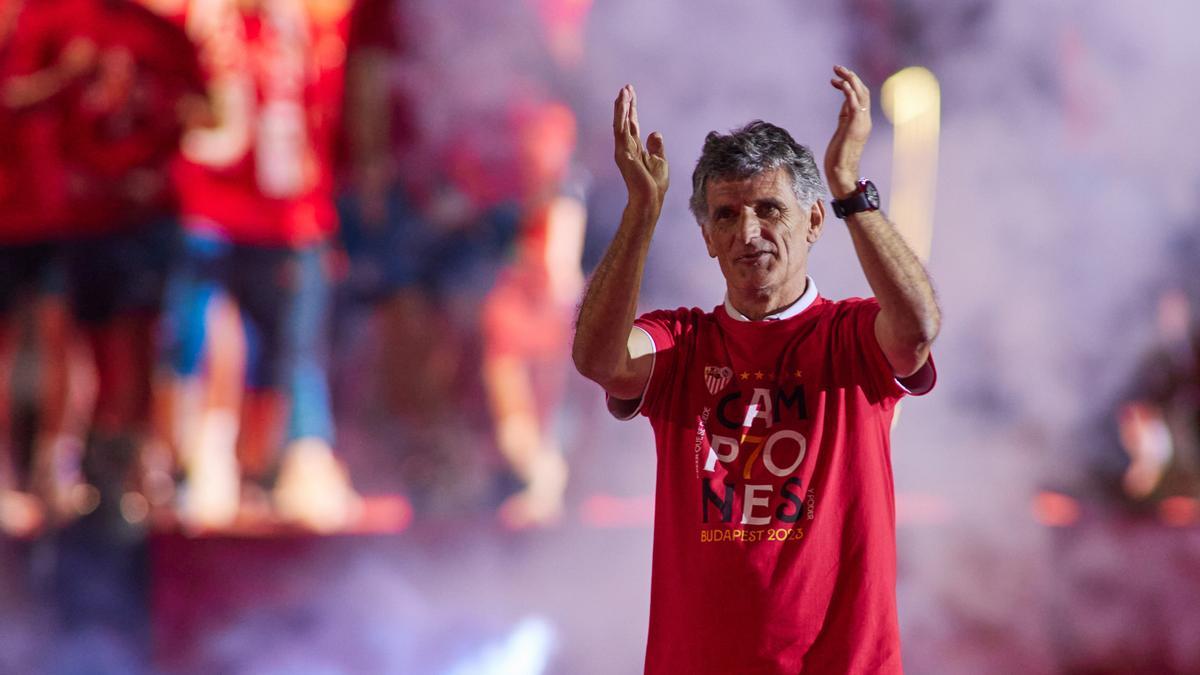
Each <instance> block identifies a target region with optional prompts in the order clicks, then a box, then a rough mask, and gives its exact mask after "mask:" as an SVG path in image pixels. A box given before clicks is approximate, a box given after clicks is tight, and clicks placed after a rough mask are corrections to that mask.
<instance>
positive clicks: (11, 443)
mask: <svg viewBox="0 0 1200 675" xmlns="http://www.w3.org/2000/svg"><path fill="white" fill-rule="evenodd" d="M47 10H48V6H47V4H46V3H44V2H31V1H30V0H4V2H2V3H0V98H2V100H0V530H9V531H12V532H28V531H30V530H32V529H35V528H36V527H37V526H39V525H40V524H41V523H42V521H43V518H44V517H45V516H46V515H47V514H46V513H45V512H44V511H43V507H49V510H50V514H49V515H51V517H53V516H54V515H55V513H56V512H61V513H63V514H64V515H65V514H69V513H70V512H71V511H72V510H74V509H73V508H72V506H73V504H72V503H71V501H72V500H71V497H70V495H71V493H72V492H73V491H74V490H73V489H72V488H73V487H76V486H79V485H81V484H80V482H79V475H78V461H79V457H80V452H81V447H80V446H81V440H80V432H81V430H80V429H78V428H72V427H73V425H71V424H70V422H69V414H68V410H69V406H68V400H69V396H68V387H69V370H68V368H67V364H68V363H69V361H70V353H71V350H70V348H69V344H70V341H71V334H70V326H69V320H68V316H67V309H66V305H65V303H64V301H63V298H62V292H61V291H62V289H61V286H62V281H61V244H62V241H63V240H64V239H65V237H66V234H67V227H66V226H67V218H66V213H65V210H64V209H63V208H62V207H63V199H62V195H63V192H65V186H64V183H65V174H64V172H63V170H62V166H61V161H60V160H61V155H60V153H59V152H58V151H57V148H58V135H57V132H58V124H57V119H56V116H55V115H54V114H53V111H47V110H44V109H31V108H30V107H29V106H28V105H21V103H22V101H21V100H20V97H19V96H13V95H12V94H13V92H11V87H10V85H11V84H12V83H13V81H14V79H16V74H15V73H14V72H13V70H12V68H11V65H10V60H11V58H12V54H13V42H14V40H15V39H16V35H17V32H18V30H21V32H22V33H23V32H24V31H25V30H28V29H27V28H25V27H26V26H36V25H37V24H38V23H39V22H40V21H41V15H42V14H44V13H45V12H46V11H47ZM94 58H95V49H94V47H93V46H92V45H91V44H90V43H88V42H86V41H80V42H78V43H76V44H75V45H73V48H72V49H70V50H65V51H64V52H63V53H62V54H61V59H60V60H59V61H57V62H55V63H52V64H50V65H49V66H48V67H47V68H45V69H44V70H43V71H42V72H40V73H38V74H37V76H38V78H39V79H41V80H42V81H44V83H45V84H44V86H45V87H47V88H50V89H60V88H62V87H63V86H65V85H66V84H67V83H70V82H73V81H75V80H76V78H78V77H80V76H81V75H82V74H83V73H84V72H86V71H87V70H88V69H90V68H91V67H92V64H93V61H94ZM15 93H16V94H20V93H22V92H20V90H19V88H18V91H17V92H15ZM31 305H32V308H33V310H34V313H33V314H34V324H35V331H34V332H35V334H36V336H37V339H36V345H37V346H38V347H39V350H38V351H39V352H40V356H41V358H40V359H39V366H40V368H39V377H38V381H39V385H40V386H39V390H38V392H37V417H38V429H37V431H36V433H35V438H34V442H33V446H34V447H33V448H32V452H31V455H32V456H31V458H30V461H29V462H24V461H20V460H21V459H22V458H19V457H18V456H17V449H18V445H19V444H18V442H17V439H16V438H14V433H15V429H14V424H13V423H14V413H15V412H16V411H15V407H14V406H15V401H13V400H12V395H13V393H14V391H13V390H14V382H13V380H12V376H13V374H14V369H15V366H16V363H15V357H16V355H17V352H18V350H19V349H20V338H21V332H22V331H21V328H22V325H23V321H22V320H21V319H22V315H23V311H22V310H23V309H26V308H29V307H30V306H31ZM74 426H76V427H77V426H78V425H74ZM26 464H28V465H29V466H28V467H26V466H24V465H26ZM26 468H27V469H28V470H27V471H26V470H24V469H26ZM31 492H32V493H35V494H37V495H38V496H39V497H40V501H39V500H38V499H36V498H34V497H32V495H31V494H30V493H31Z"/></svg>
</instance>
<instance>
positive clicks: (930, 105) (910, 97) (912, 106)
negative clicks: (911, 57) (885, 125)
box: [883, 66, 942, 126]
mask: <svg viewBox="0 0 1200 675" xmlns="http://www.w3.org/2000/svg"><path fill="white" fill-rule="evenodd" d="M941 100H942V94H941V87H940V86H938V81H937V78H936V77H934V75H933V73H931V72H929V70H927V69H925V68H922V67H920V66H911V67H908V68H905V69H904V70H901V71H899V72H897V73H896V74H894V75H892V76H891V77H889V78H888V79H887V81H885V82H884V83H883V114H884V115H887V118H888V121H889V122H891V123H892V124H894V125H896V126H900V125H902V124H906V123H908V122H912V121H914V120H916V119H917V118H919V117H920V116H921V115H928V114H929V113H930V112H933V113H934V114H936V113H937V111H938V109H939V108H940V107H941Z"/></svg>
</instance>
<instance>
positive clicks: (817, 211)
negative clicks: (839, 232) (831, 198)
mask: <svg viewBox="0 0 1200 675" xmlns="http://www.w3.org/2000/svg"><path fill="white" fill-rule="evenodd" d="M824 226H825V202H824V201H822V200H820V199H818V200H817V201H815V202H813V205H812V209H811V210H809V212H808V234H807V235H806V236H805V239H807V240H808V245H809V246H812V245H813V244H815V243H817V240H818V239H820V238H821V228H823V227H824Z"/></svg>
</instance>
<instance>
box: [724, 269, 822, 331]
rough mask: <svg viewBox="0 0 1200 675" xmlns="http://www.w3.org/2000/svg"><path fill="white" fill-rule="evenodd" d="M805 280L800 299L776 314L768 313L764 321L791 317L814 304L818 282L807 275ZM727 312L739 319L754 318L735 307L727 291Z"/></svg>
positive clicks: (747, 319)
mask: <svg viewBox="0 0 1200 675" xmlns="http://www.w3.org/2000/svg"><path fill="white" fill-rule="evenodd" d="M804 280H805V286H804V293H803V294H802V295H801V296H800V298H799V299H798V300H796V301H795V302H793V303H792V304H790V305H788V306H787V307H785V308H783V309H782V310H780V311H779V312H776V313H775V314H768V315H767V316H764V317H763V318H762V321H780V320H782V319H790V318H792V317H793V316H796V315H797V314H799V313H800V312H803V311H804V310H806V309H808V308H809V306H810V305H812V304H813V302H814V301H815V300H816V299H817V284H816V283H815V282H814V281H813V280H812V277H810V276H805V277H804ZM725 313H726V314H728V315H729V316H731V317H733V318H734V319H737V320H738V321H753V319H750V318H748V317H746V315H744V314H742V313H741V312H739V311H737V309H735V308H734V306H733V303H731V302H730V301H729V293H728V292H726V293H725Z"/></svg>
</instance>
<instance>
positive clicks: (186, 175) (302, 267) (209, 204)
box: [164, 0, 358, 532]
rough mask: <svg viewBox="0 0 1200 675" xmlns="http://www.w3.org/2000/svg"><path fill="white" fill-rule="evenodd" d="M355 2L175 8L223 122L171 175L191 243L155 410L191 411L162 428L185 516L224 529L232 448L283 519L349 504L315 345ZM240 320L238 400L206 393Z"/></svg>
mask: <svg viewBox="0 0 1200 675" xmlns="http://www.w3.org/2000/svg"><path fill="white" fill-rule="evenodd" d="M350 5H351V2H350V1H349V0H346V1H343V0H252V1H248V2H239V1H235V0H189V2H187V3H186V4H185V6H184V7H183V16H182V17H177V18H181V19H182V20H183V22H184V25H185V27H186V30H187V32H188V35H189V36H191V37H192V38H193V40H194V41H195V42H196V43H197V45H198V47H199V52H200V60H201V64H202V66H203V68H204V69H205V76H206V85H207V90H208V93H209V95H210V97H211V99H212V100H213V102H214V108H215V115H216V118H217V124H216V125H215V126H213V127H211V128H202V129H191V130H189V132H188V133H187V134H186V135H185V136H184V138H183V142H182V150H183V161H181V162H180V163H179V165H178V167H177V169H176V171H175V174H174V178H175V181H176V183H177V185H178V188H179V190H180V193H181V212H182V216H183V228H184V245H183V249H184V250H183V255H182V260H181V264H180V266H179V269H178V270H177V271H176V278H175V280H174V287H173V289H172V291H173V294H172V297H171V298H170V304H171V307H172V317H171V322H170V323H171V329H170V332H171V339H170V340H169V342H170V344H169V346H168V350H167V351H168V352H169V355H170V357H171V361H172V364H171V365H172V367H173V370H174V374H175V375H176V376H177V377H178V380H179V381H178V382H177V383H176V384H177V386H176V387H175V388H174V391H173V392H172V393H171V398H172V400H171V402H170V404H169V405H164V407H173V408H175V409H176V410H177V411H178V413H179V416H180V417H181V418H183V419H185V420H186V419H189V418H190V419H192V420H196V427H197V428H196V429H177V430H175V431H174V432H173V433H171V436H172V437H173V438H174V439H175V442H176V444H177V446H179V452H180V454H181V455H182V456H183V458H184V463H185V465H187V473H188V476H189V481H188V482H189V485H188V492H187V494H186V497H185V502H184V509H183V512H184V518H185V520H186V521H187V522H188V523H189V524H190V525H192V526H195V527H198V528H213V529H217V528H221V527H225V526H228V525H231V524H233V521H234V519H235V518H236V517H237V515H238V512H239V508H240V507H241V506H242V504H241V501H240V494H239V492H240V489H239V488H240V487H241V486H239V484H238V483H239V480H238V478H239V476H238V475H236V474H237V469H238V464H237V462H236V461H234V458H233V457H232V455H231V453H232V452H233V450H234V448H233V447H231V444H236V445H235V446H234V447H236V457H237V459H238V460H240V462H241V468H242V470H243V474H242V475H244V476H245V477H247V478H248V479H249V480H248V481H247V485H245V486H244V487H246V488H247V489H246V492H247V494H248V495H260V494H264V493H263V492H262V490H261V489H260V488H261V487H263V486H264V485H266V484H271V483H273V490H272V494H271V497H272V499H273V506H274V510H275V512H276V513H277V515H279V516H280V517H281V519H282V520H284V521H287V522H292V523H295V524H298V525H301V526H303V527H306V528H308V529H311V530H314V531H319V532H327V531H332V530H337V529H340V528H343V527H346V526H348V525H349V524H350V523H351V520H352V518H353V517H354V516H355V515H356V513H357V509H358V498H357V495H356V494H355V493H354V492H353V489H352V488H351V486H350V482H349V476H348V474H347V472H346V470H345V468H344V467H343V466H342V464H341V462H340V460H338V459H337V458H336V457H335V455H334V452H333V443H334V439H333V434H334V428H333V417H332V411H331V408H330V405H329V394H328V383H327V381H326V372H325V354H324V353H323V352H324V348H325V339H326V329H327V328H328V323H327V309H328V300H329V297H328V296H329V283H330V279H329V265H328V264H327V260H326V257H327V253H328V241H329V239H330V238H331V236H332V235H333V233H334V230H335V229H336V224H337V217H336V213H335V211H334V204H333V194H332V190H333V186H332V183H333V172H332V166H331V165H332V162H331V157H330V155H331V153H332V149H333V141H334V134H335V132H336V129H337V124H338V114H339V112H340V103H341V100H342V75H343V70H344V65H345V53H346V41H345V34H344V30H345V28H346V18H347V15H348V13H349V11H350ZM214 298H220V299H219V300H217V301H216V302H215V303H213V302H212V300H213V299H214ZM229 301H232V303H233V304H234V305H236V308H237V310H238V312H236V313H235V312H232V311H231V310H230V309H229V306H228V303H229ZM210 309H211V310H212V311H213V313H212V314H211V316H212V317H213V318H214V319H215V320H214V321H213V322H211V324H210V323H209V322H208V319H209V317H210V314H209V312H210ZM231 314H232V315H233V316H232V318H230V316H231ZM239 316H240V318H241V319H242V323H243V324H244V331H245V338H246V339H245V342H246V345H245V350H246V352H247V353H246V354H245V360H246V365H245V371H246V372H245V377H244V380H245V384H246V387H245V389H246V391H245V395H244V397H242V398H241V399H240V401H239V394H240V393H241V392H240V391H237V390H236V388H226V389H224V390H217V389H215V388H213V389H207V390H205V389H202V387H203V385H205V384H209V385H216V384H223V383H225V382H228V381H230V380H231V376H230V373H231V371H236V370H237V369H238V366H239V365H240V364H239V363H238V358H239V356H240V353H239V348H240V347H241V345H239V344H237V343H236V331H234V330H229V326H228V323H229V322H230V321H232V322H234V323H236V322H237V319H238V317H239ZM209 328H211V329H212V330H211V332H206V330H208V329H209ZM231 336H232V337H233V339H224V340H221V339H220V338H222V337H226V338H228V337H231ZM206 359H207V362H206ZM206 379H207V382H205V380H206ZM231 389H232V390H231ZM198 392H200V393H198ZM197 399H199V405H197ZM197 407H199V408H202V412H200V413H198V414H197V413H196V411H195V410H194V409H195V408H197ZM233 408H238V409H239V410H238V412H234V411H233V410H232V409H233ZM239 412H240V419H239V416H238V413H239ZM164 417H165V416H164ZM280 446H282V447H283V451H282V456H277V452H276V451H277V449H278V448H279V447H280ZM260 483H261V484H262V485H259V484H260ZM254 501H258V500H254ZM252 503H253V502H251V504H247V506H250V505H252ZM247 511H249V509H247Z"/></svg>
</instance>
